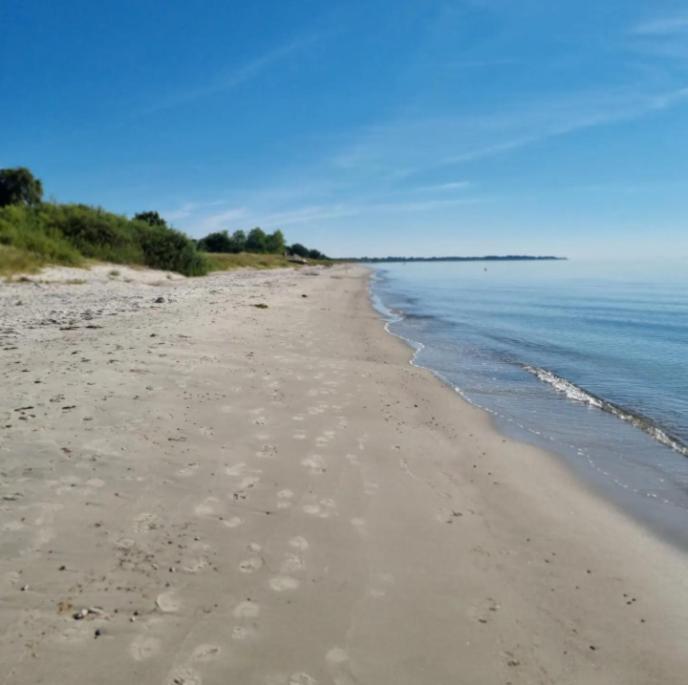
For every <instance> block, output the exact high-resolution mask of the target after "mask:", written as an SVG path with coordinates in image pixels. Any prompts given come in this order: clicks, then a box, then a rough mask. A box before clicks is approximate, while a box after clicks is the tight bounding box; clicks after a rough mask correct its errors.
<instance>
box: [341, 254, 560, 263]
mask: <svg viewBox="0 0 688 685" xmlns="http://www.w3.org/2000/svg"><path fill="white" fill-rule="evenodd" d="M567 259H568V257H554V256H551V255H545V256H537V255H485V256H483V257H351V258H346V259H342V260H340V261H346V262H367V263H378V262H536V261H565V260H567Z"/></svg>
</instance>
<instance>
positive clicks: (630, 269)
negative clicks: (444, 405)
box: [372, 261, 688, 548]
mask: <svg viewBox="0 0 688 685" xmlns="http://www.w3.org/2000/svg"><path fill="white" fill-rule="evenodd" d="M372 295H373V300H374V302H375V303H376V306H377V307H378V308H379V310H380V311H381V312H382V313H383V316H385V318H387V319H388V321H389V323H388V327H389V329H390V331H391V332H392V333H395V334H396V335H399V336H401V337H403V338H405V339H406V340H407V341H408V342H409V344H411V345H412V346H413V347H414V348H415V349H416V355H415V359H414V363H416V364H418V365H420V366H425V367H428V368H430V369H432V370H433V371H434V372H435V373H436V374H437V375H438V376H440V377H441V378H442V379H444V380H445V381H446V382H448V383H450V384H451V385H452V386H453V387H455V388H456V389H457V391H459V392H460V393H461V394H462V395H464V396H465V398H466V399H468V400H469V401H471V402H473V403H474V404H476V405H479V406H480V407H483V408H484V409H486V410H488V411H489V412H491V413H492V414H493V415H494V417H495V419H496V421H497V425H498V427H499V428H500V429H501V430H502V431H503V432H505V433H507V434H508V435H510V436H512V437H516V438H519V439H521V440H526V441H529V442H532V443H535V444H537V445H539V446H544V447H546V448H547V449H548V450H550V451H553V452H556V453H558V454H559V455H561V456H562V457H563V458H565V460H566V462H567V463H568V464H569V466H570V467H571V468H573V469H574V471H575V472H576V473H577V474H578V475H579V476H581V477H582V478H584V479H586V480H587V482H588V483H589V484H591V485H593V486H594V487H595V488H596V489H598V490H599V491H601V492H603V494H604V495H605V496H607V497H609V498H611V499H612V500H613V501H614V502H615V503H616V504H618V505H620V506H621V507H623V508H624V509H625V510H627V511H628V512H630V513H631V514H632V515H634V516H635V517H637V518H638V519H640V520H641V521H643V522H644V523H645V524H647V525H649V526H650V527H652V528H653V529H655V530H656V531H659V532H661V533H662V534H663V535H664V536H666V537H668V538H669V539H671V540H672V541H673V542H674V543H677V544H679V545H680V546H682V547H685V548H688V262H686V261H677V262H664V263H656V264H619V263H617V264H602V263H594V264H593V263H590V264H585V263H580V262H576V261H561V262H501V263H494V262H487V263H486V262H473V263H447V262H442V263H417V264H388V265H383V266H379V265H376V267H375V274H374V277H373V280H372Z"/></svg>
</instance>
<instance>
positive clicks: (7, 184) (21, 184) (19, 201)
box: [0, 167, 43, 207]
mask: <svg viewBox="0 0 688 685" xmlns="http://www.w3.org/2000/svg"><path fill="white" fill-rule="evenodd" d="M42 198H43V184H42V183H41V182H40V181H39V180H38V179H37V178H36V177H35V176H34V175H33V174H32V173H31V172H30V171H29V170H28V169H27V168H26V167H15V168H13V169H0V207H5V206H6V205H26V206H28V207H33V206H34V205H38V204H40V202H41V199H42Z"/></svg>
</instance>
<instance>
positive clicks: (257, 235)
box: [246, 227, 267, 252]
mask: <svg viewBox="0 0 688 685" xmlns="http://www.w3.org/2000/svg"><path fill="white" fill-rule="evenodd" d="M246 252H267V235H265V231H263V229H262V228H257V227H256V228H252V229H251V230H250V231H249V232H248V237H247V238H246Z"/></svg>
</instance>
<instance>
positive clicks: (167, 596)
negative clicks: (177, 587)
mask: <svg viewBox="0 0 688 685" xmlns="http://www.w3.org/2000/svg"><path fill="white" fill-rule="evenodd" d="M155 604H156V606H157V607H158V609H160V611H162V612H163V613H165V614H173V613H174V612H176V611H179V610H180V609H181V607H182V603H181V600H180V599H179V598H178V597H177V593H176V592H175V591H174V590H170V591H169V592H162V593H160V594H159V595H158V597H157V599H156V600H155Z"/></svg>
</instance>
